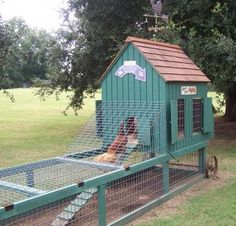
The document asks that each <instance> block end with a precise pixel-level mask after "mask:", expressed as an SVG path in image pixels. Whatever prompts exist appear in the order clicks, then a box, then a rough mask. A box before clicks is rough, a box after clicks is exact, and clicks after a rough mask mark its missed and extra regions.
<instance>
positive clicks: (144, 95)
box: [102, 44, 166, 102]
mask: <svg viewBox="0 0 236 226" xmlns="http://www.w3.org/2000/svg"><path fill="white" fill-rule="evenodd" d="M127 60H135V61H136V62H137V64H138V65H140V66H141V67H143V68H146V72H147V80H146V82H143V81H139V80H136V79H135V76H134V75H133V74H127V75H125V76H124V77H123V78H119V77H118V76H116V75H115V72H116V70H117V69H118V68H119V67H120V66H121V65H123V63H124V61H127ZM165 93H166V92H165V82H164V81H163V79H162V78H161V77H160V76H159V74H158V73H157V72H156V71H155V70H153V68H152V66H151V65H150V63H149V62H148V61H147V60H146V59H145V58H144V57H143V56H142V54H141V53H140V51H139V50H138V49H136V48H135V47H134V46H133V45H132V44H129V45H128V46H127V48H126V49H125V50H124V52H123V53H122V54H121V56H120V57H119V58H118V59H117V61H116V62H115V64H114V65H113V66H112V67H111V69H110V71H109V72H108V73H107V76H106V77H105V78H104V80H103V82H102V100H103V101H114V102H116V101H135V102H140V101H142V102H143V101H144V102H146V101H160V100H162V101H163V100H165V99H166V98H165Z"/></svg>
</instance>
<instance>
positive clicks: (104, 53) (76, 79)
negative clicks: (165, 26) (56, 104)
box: [40, 0, 149, 110]
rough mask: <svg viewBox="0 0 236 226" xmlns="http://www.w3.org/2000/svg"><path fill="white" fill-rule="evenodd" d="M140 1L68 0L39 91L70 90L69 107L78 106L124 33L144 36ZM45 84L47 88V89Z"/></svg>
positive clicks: (144, 4)
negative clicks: (48, 69) (47, 73)
mask: <svg viewBox="0 0 236 226" xmlns="http://www.w3.org/2000/svg"><path fill="white" fill-rule="evenodd" d="M148 4H149V2H148V1H143V0H132V1H126V0H93V1H89V0H80V1H78V0H69V1H68V8H67V9H65V11H64V16H65V24H64V26H63V28H62V29H61V30H60V31H59V32H58V44H57V45H56V46H54V47H55V48H54V53H55V55H54V57H55V56H56V59H58V61H57V64H55V60H54V59H53V60H52V64H51V72H52V73H50V83H47V84H46V86H47V88H45V89H44V88H42V89H41V90H40V94H45V93H46V94H48V93H50V91H51V92H53V91H54V90H57V91H58V90H59V91H72V92H73V96H72V99H71V103H70V106H69V107H72V108H74V110H76V109H78V108H80V107H81V106H82V103H83V99H84V97H85V94H86V93H87V94H93V93H94V90H96V89H97V88H98V84H97V80H98V78H99V76H101V74H102V72H103V71H104V70H105V68H106V66H107V65H108V64H109V63H110V62H111V59H112V58H113V57H114V54H116V53H117V51H118V49H119V48H120V46H121V45H122V44H123V42H124V39H125V38H126V37H127V35H137V34H138V35H139V36H142V37H148V36H149V34H148V33H147V32H146V28H145V24H144V23H143V21H144V17H143V14H144V13H145V7H147V6H148ZM48 87H49V89H48Z"/></svg>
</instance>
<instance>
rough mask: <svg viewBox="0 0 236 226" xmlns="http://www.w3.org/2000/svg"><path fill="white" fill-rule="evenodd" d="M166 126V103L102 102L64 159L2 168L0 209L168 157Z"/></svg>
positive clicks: (0, 171) (0, 172) (61, 157)
mask: <svg viewBox="0 0 236 226" xmlns="http://www.w3.org/2000/svg"><path fill="white" fill-rule="evenodd" d="M165 128H166V120H165V105H164V104H163V103H160V102H156V103H155V102H154V103H153V102H151V103H147V102H145V103H133V102H132V103H131V102H125V103H124V102H117V103H114V102H112V103H109V102H105V103H101V104H100V105H98V107H97V110H96V114H94V115H93V116H92V117H91V119H90V120H89V121H88V122H87V123H86V125H85V126H84V127H83V129H82V130H81V132H80V133H79V135H78V136H77V137H76V139H75V141H74V142H73V143H72V145H71V146H70V147H69V148H68V150H67V152H66V154H65V155H64V156H60V157H55V158H51V159H46V160H41V161H38V162H34V163H29V164H25V165H20V166H15V167H10V168H7V169H1V170H0V206H1V207H2V206H5V205H8V204H12V203H15V202H18V201H22V200H25V199H27V198H29V197H33V196H37V195H41V194H46V193H48V192H50V191H53V190H55V189H58V188H61V187H65V186H67V185H72V184H75V183H78V182H80V181H84V180H86V179H89V178H93V177H96V176H98V175H102V174H104V173H107V172H110V171H113V170H117V169H119V168H122V165H126V164H129V165H130V164H135V163H138V162H141V161H143V160H145V159H147V158H150V157H154V156H155V155H156V156H157V155H161V154H164V153H165V151H166V149H165V148H166V147H165V146H166V143H165V141H166V139H165V136H166V132H165Z"/></svg>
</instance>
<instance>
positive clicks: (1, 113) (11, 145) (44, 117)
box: [0, 89, 100, 168]
mask: <svg viewBox="0 0 236 226" xmlns="http://www.w3.org/2000/svg"><path fill="white" fill-rule="evenodd" d="M11 93H12V94H14V97H15V103H11V102H10V101H9V99H8V98H7V97H5V96H4V95H3V94H2V93H0V106H1V108H0V125H1V129H0V168H1V167H7V166H11V165H15V164H21V163H25V162H30V161H34V160H39V159H42V158H48V157H51V156H56V155H61V154H63V153H64V152H65V150H66V148H67V147H68V145H69V144H70V143H71V141H72V140H73V137H74V136H75V135H76V133H77V131H78V130H79V128H80V126H81V125H82V124H83V123H85V121H86V120H87V119H88V118H89V117H90V116H91V114H92V113H93V112H94V110H95V100H94V99H90V98H88V99H86V101H85V106H84V108H83V110H81V111H80V112H79V115H78V116H75V115H74V113H73V112H72V111H71V112H69V115H68V116H64V115H63V113H62V111H63V110H64V109H65V107H66V106H67V104H68V102H69V100H68V98H67V97H66V94H63V95H61V96H60V100H59V101H55V96H51V97H50V98H48V99H47V100H46V101H44V102H42V101H40V100H39V97H38V96H34V95H33V90H32V89H14V90H11ZM96 98H97V99H98V98H100V94H97V95H96Z"/></svg>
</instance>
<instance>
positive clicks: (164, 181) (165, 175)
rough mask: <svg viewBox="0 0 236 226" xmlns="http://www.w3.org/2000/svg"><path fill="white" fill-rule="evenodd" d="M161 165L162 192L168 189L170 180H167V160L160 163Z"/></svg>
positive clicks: (166, 191)
mask: <svg viewBox="0 0 236 226" xmlns="http://www.w3.org/2000/svg"><path fill="white" fill-rule="evenodd" d="M162 167H163V175H162V181H163V192H164V194H166V193H168V192H169V190H170V182H169V161H167V162H164V163H162Z"/></svg>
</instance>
